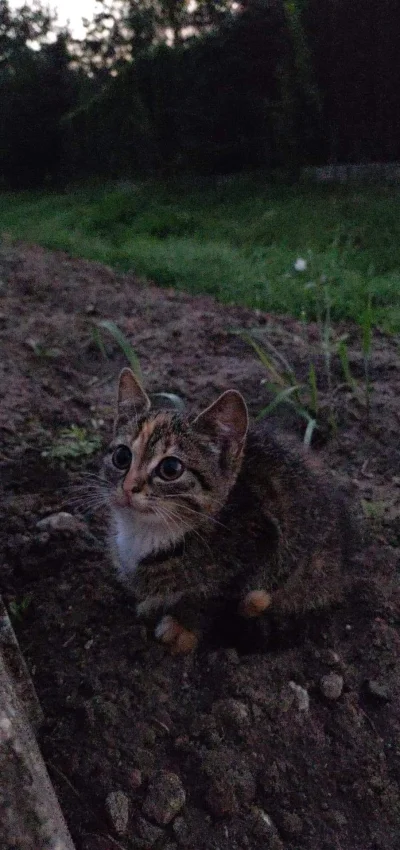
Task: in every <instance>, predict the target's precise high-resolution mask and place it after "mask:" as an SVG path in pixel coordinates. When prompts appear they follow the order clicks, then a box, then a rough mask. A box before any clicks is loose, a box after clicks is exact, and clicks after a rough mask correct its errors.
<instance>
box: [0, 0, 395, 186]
mask: <svg viewBox="0 0 400 850" xmlns="http://www.w3.org/2000/svg"><path fill="white" fill-rule="evenodd" d="M98 9H99V10H98V12H97V14H96V15H95V17H94V19H93V21H90V22H88V23H87V28H86V38H85V39H84V41H83V42H79V43H78V42H74V40H73V39H72V37H71V35H70V34H69V33H68V32H66V31H60V30H59V29H57V27H56V24H55V21H54V19H53V18H52V16H51V15H50V14H49V13H48V12H47V11H46V10H45V9H44V8H42V7H41V6H40V5H39V4H38V3H36V4H34V5H29V6H28V5H26V6H24V7H22V8H21V9H19V10H17V11H15V10H11V7H10V6H9V3H8V0H0V96H1V104H2V108H1V110H0V179H2V181H3V184H5V185H11V186H13V187H24V186H32V185H39V184H41V183H43V182H45V181H60V180H69V179H72V178H75V177H87V176H92V175H101V176H103V177H105V178H106V177H107V176H110V177H114V176H126V175H130V174H146V173H150V172H159V171H161V172H162V173H165V172H169V173H171V172H172V173H175V172H178V171H182V170H191V171H195V172H200V173H214V172H225V173H226V172H230V171H236V170H240V169H245V168H252V167H260V166H261V167H264V168H272V167H275V168H276V167H278V168H283V169H285V170H291V171H296V170H297V169H298V168H299V167H300V166H302V165H304V164H308V163H322V162H325V161H359V160H361V161H370V160H376V159H383V160H385V159H386V160H388V159H397V158H399V154H400V151H399V143H400V133H399V130H400V128H399V121H400V118H399V116H400V108H399V107H400V102H399V101H400V86H399V82H398V76H399V63H400V58H399V55H398V51H397V45H398V43H399V35H400V32H399V30H400V14H399V12H400V0H380V3H379V4H377V3H373V2H372V0H353V2H352V3H351V4H349V3H348V0H242V2H241V3H238V2H233V0H197V2H193V0H102V2H99V4H98Z"/></svg>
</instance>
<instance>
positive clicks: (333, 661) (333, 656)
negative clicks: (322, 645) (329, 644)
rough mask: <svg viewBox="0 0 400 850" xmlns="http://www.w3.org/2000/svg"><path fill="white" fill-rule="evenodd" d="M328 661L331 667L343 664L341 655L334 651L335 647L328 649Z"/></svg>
mask: <svg viewBox="0 0 400 850" xmlns="http://www.w3.org/2000/svg"><path fill="white" fill-rule="evenodd" d="M326 663H327V664H329V667H336V666H337V665H338V664H341V658H340V655H339V654H338V653H337V652H334V650H333V649H328V651H327V653H326Z"/></svg>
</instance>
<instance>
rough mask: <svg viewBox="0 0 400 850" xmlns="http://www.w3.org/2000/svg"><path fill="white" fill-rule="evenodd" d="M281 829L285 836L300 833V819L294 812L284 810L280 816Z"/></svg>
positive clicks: (301, 827) (288, 836) (301, 826)
mask: <svg viewBox="0 0 400 850" xmlns="http://www.w3.org/2000/svg"><path fill="white" fill-rule="evenodd" d="M281 829H282V832H283V835H284V837H285V838H286V837H287V838H291V837H292V836H294V835H300V833H301V832H302V830H303V823H302V820H301V818H299V816H298V815H296V813H295V812H285V813H284V814H283V816H282V823H281Z"/></svg>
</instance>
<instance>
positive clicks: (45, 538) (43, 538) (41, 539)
mask: <svg viewBox="0 0 400 850" xmlns="http://www.w3.org/2000/svg"><path fill="white" fill-rule="evenodd" d="M49 540H50V534H49V532H48V531H42V532H41V533H40V534H37V535H36V537H35V543H36V544H37V545H38V546H47V544H48V542H49Z"/></svg>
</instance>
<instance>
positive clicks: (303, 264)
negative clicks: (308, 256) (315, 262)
mask: <svg viewBox="0 0 400 850" xmlns="http://www.w3.org/2000/svg"><path fill="white" fill-rule="evenodd" d="M294 268H295V271H296V272H305V270H306V268H307V260H303V257H297V260H296V262H295V264H294Z"/></svg>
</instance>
